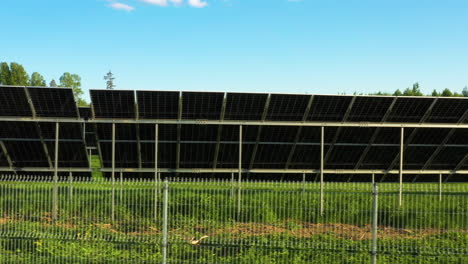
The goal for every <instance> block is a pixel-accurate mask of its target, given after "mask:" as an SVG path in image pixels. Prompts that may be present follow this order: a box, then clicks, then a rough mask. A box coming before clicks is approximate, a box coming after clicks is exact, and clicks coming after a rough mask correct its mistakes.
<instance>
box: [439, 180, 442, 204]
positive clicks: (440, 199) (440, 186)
mask: <svg viewBox="0 0 468 264" xmlns="http://www.w3.org/2000/svg"><path fill="white" fill-rule="evenodd" d="M439 201H442V174H439Z"/></svg>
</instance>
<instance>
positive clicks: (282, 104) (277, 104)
mask: <svg viewBox="0 0 468 264" xmlns="http://www.w3.org/2000/svg"><path fill="white" fill-rule="evenodd" d="M310 98H311V95H296V94H272V95H271V96H270V104H269V106H268V114H267V116H266V120H274V121H301V120H302V119H303V117H304V113H305V111H306V108H307V105H308V104H309V101H310Z"/></svg>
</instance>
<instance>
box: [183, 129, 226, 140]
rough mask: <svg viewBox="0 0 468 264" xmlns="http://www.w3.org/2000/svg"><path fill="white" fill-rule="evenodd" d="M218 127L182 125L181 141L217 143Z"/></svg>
mask: <svg viewBox="0 0 468 264" xmlns="http://www.w3.org/2000/svg"><path fill="white" fill-rule="evenodd" d="M217 136H218V126H216V125H182V127H181V137H180V139H181V140H196V141H216V139H217Z"/></svg>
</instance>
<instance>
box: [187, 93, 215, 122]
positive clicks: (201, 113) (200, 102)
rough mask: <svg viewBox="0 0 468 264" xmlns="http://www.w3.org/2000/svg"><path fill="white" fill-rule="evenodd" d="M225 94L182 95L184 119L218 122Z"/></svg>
mask: <svg viewBox="0 0 468 264" xmlns="http://www.w3.org/2000/svg"><path fill="white" fill-rule="evenodd" d="M223 98H224V93H202V92H183V93H182V105H183V107H182V119H209V120H218V119H219V118H220V116H221V107H222V105H223Z"/></svg>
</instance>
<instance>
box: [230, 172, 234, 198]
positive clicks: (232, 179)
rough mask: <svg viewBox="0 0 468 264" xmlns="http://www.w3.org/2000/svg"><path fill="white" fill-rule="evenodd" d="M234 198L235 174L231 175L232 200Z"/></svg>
mask: <svg viewBox="0 0 468 264" xmlns="http://www.w3.org/2000/svg"><path fill="white" fill-rule="evenodd" d="M233 197H234V172H233V173H231V199H232V198H233Z"/></svg>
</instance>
